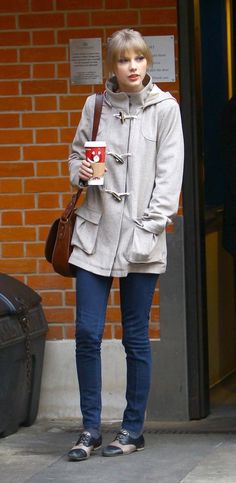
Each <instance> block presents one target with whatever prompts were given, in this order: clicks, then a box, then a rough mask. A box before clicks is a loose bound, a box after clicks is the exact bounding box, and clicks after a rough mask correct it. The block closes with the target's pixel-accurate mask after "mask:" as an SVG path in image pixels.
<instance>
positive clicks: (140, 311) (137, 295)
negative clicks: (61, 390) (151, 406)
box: [76, 268, 158, 435]
mask: <svg viewBox="0 0 236 483" xmlns="http://www.w3.org/2000/svg"><path fill="white" fill-rule="evenodd" d="M157 279H158V275H156V274H149V273H130V274H128V276H127V277H122V278H120V279H119V281H120V298H121V304H120V305H121V314H122V327H123V337H122V343H123V346H124V348H125V352H126V362H127V386H126V400H127V405H126V408H125V411H124V414H123V422H122V428H124V429H126V430H127V431H129V432H130V433H131V434H134V435H139V434H141V433H142V429H143V423H144V417H145V410H146V406H147V399H148V393H149V388H150V377H151V347H150V341H149V336H148V325H149V313H150V308H151V304H152V298H153V293H154V290H155V286H156V282H157ZM112 280H113V278H112V277H104V276H101V275H96V274H94V273H91V272H88V271H86V270H83V269H81V268H78V270H77V279H76V308H77V310H76V312H77V315H76V366H77V374H78V381H79V389H80V407H81V412H82V416H83V426H84V429H91V428H93V429H95V430H96V431H100V425H101V409H102V402H101V387H102V381H101V342H102V336H103V329H104V324H105V316H106V308H107V301H108V296H109V293H110V289H111V285H112Z"/></svg>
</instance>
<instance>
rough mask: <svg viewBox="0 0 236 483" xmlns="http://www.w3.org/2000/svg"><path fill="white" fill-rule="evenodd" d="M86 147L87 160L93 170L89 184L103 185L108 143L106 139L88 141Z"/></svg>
mask: <svg viewBox="0 0 236 483" xmlns="http://www.w3.org/2000/svg"><path fill="white" fill-rule="evenodd" d="M84 147H85V156H86V160H87V161H88V162H89V163H91V168H92V170H93V176H92V178H90V179H89V180H88V185H103V183H104V172H105V157H106V143H105V141H88V142H86V143H85V145H84Z"/></svg>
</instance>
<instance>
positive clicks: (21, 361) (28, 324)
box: [0, 273, 48, 437]
mask: <svg viewBox="0 0 236 483" xmlns="http://www.w3.org/2000/svg"><path fill="white" fill-rule="evenodd" d="M47 329H48V326H47V322H46V319H45V316H44V312H43V309H42V306H41V297H40V296H39V295H38V294H37V293H36V292H35V291H34V290H32V289H31V288H30V287H28V286H27V285H25V284H24V283H22V282H20V281H19V280H17V279H15V278H13V277H10V276H9V275H6V274H3V273H0V436H1V437H4V436H8V435H9V434H12V433H14V432H16V431H17V430H18V428H19V426H20V425H24V426H30V425H31V424H33V422H34V421H35V419H36V417H37V412H38V405H39V395H40V386H41V376H42V367H43V356H44V348H45V337H46V332H47Z"/></svg>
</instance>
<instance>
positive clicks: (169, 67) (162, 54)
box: [144, 35, 175, 82]
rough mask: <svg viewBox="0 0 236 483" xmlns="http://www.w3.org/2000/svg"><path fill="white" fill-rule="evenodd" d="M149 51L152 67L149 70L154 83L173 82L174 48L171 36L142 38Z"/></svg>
mask: <svg viewBox="0 0 236 483" xmlns="http://www.w3.org/2000/svg"><path fill="white" fill-rule="evenodd" d="M144 39H145V41H146V42H147V44H148V46H149V47H150V49H151V52H152V57H153V66H152V68H150V69H149V72H150V74H151V76H152V79H153V81H154V82H175V47H174V36H173V35H159V36H149V37H144Z"/></svg>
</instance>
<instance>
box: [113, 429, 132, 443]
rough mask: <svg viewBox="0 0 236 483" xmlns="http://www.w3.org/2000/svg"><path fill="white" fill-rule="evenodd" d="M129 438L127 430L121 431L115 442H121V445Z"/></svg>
mask: <svg viewBox="0 0 236 483" xmlns="http://www.w3.org/2000/svg"><path fill="white" fill-rule="evenodd" d="M126 436H129V433H128V431H127V430H126V429H121V430H120V431H119V433H117V435H116V437H115V440H117V441H119V443H122V441H123V439H124V438H125V437H126Z"/></svg>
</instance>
